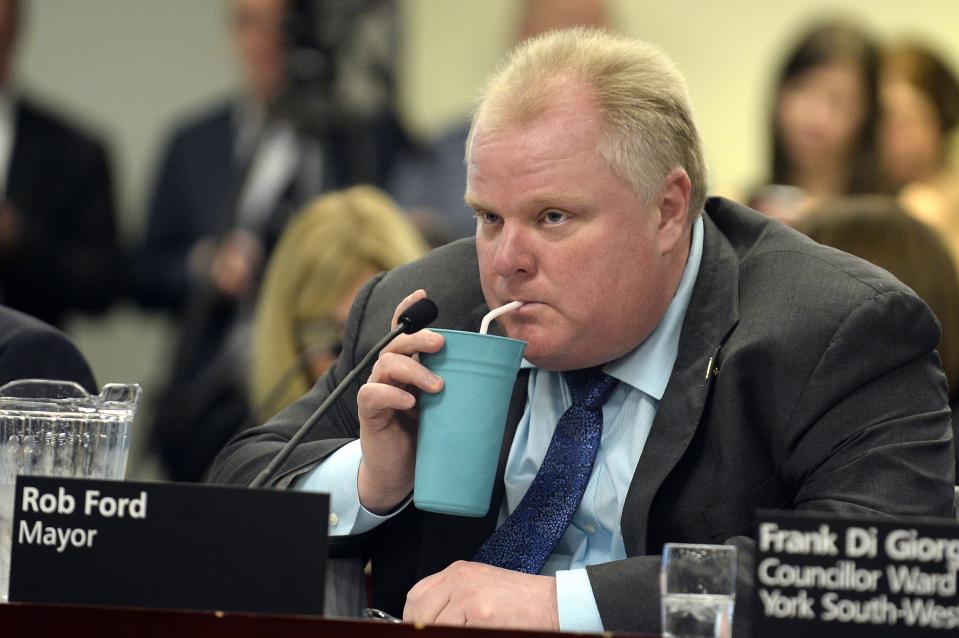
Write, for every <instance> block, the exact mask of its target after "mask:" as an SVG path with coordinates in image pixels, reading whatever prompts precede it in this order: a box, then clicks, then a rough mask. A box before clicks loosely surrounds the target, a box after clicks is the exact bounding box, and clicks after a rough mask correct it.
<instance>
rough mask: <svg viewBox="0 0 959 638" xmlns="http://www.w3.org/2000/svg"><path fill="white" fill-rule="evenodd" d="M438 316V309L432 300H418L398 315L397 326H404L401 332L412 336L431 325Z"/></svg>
mask: <svg viewBox="0 0 959 638" xmlns="http://www.w3.org/2000/svg"><path fill="white" fill-rule="evenodd" d="M438 314H439V309H437V307H436V304H435V303H433V300H432V299H425V298H424V299H420V300H419V301H417V302H416V303H414V304H413V305H412V306H410V307H409V308H407V309H406V310H405V311H404V312H403V314H401V315H400V320H399V322H398V323H397V325H405V326H406V327H405V328H404V329H403V332H405V333H406V334H413V333H414V332H419V331H420V330H422V329H423V328H425V327H426V326H428V325H430V324H431V323H433V321H434V320H435V319H436V315H438Z"/></svg>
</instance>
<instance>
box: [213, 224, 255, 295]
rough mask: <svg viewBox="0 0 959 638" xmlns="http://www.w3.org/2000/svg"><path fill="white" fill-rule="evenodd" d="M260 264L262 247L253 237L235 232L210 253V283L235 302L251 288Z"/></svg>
mask: <svg viewBox="0 0 959 638" xmlns="http://www.w3.org/2000/svg"><path fill="white" fill-rule="evenodd" d="M262 261H263V246H262V245H261V243H260V240H259V239H258V238H257V237H256V235H254V234H253V233H250V232H249V231H245V230H235V231H233V232H231V233H230V234H229V235H227V236H226V237H225V238H224V239H223V240H222V241H221V242H220V244H219V245H218V246H217V247H216V248H215V250H214V253H213V258H212V260H211V262H210V273H209V274H210V281H212V282H213V285H214V286H215V287H216V289H217V290H218V291H219V292H220V294H222V295H225V296H227V297H230V298H231V299H239V298H241V297H243V296H245V295H246V294H247V293H248V292H249V291H250V290H251V289H252V287H253V282H254V281H255V280H256V273H257V271H258V270H259V268H260V263H261V262H262Z"/></svg>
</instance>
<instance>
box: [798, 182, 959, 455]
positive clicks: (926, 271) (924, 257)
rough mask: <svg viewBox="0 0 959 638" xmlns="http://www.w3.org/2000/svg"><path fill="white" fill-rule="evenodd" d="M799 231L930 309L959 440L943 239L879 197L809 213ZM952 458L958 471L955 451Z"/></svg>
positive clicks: (957, 354)
mask: <svg viewBox="0 0 959 638" xmlns="http://www.w3.org/2000/svg"><path fill="white" fill-rule="evenodd" d="M798 228H799V230H801V231H803V232H804V233H806V235H808V236H809V237H811V238H812V239H814V240H815V241H817V242H819V243H821V244H826V245H827V246H832V247H834V248H838V249H839V250H842V251H845V252H847V253H851V254H853V255H856V256H857V257H861V258H863V259H865V260H866V261H869V262H872V263H874V264H876V265H877V266H880V267H881V268H885V269H886V270H888V271H889V272H891V273H892V274H893V275H895V276H896V277H897V278H898V279H899V280H900V281H902V282H903V283H904V284H906V285H907V286H909V287H910V288H912V289H913V290H914V291H915V293H916V294H917V295H919V297H920V298H922V300H923V301H925V302H926V303H927V304H928V305H929V307H930V308H931V309H932V311H933V313H934V314H935V315H936V317H937V318H938V319H939V323H940V324H942V338H941V339H940V341H939V347H938V348H937V350H938V351H939V357H940V358H941V359H942V367H943V370H945V372H946V381H947V382H948V384H949V404H950V405H951V406H952V427H953V435H954V437H959V427H957V420H959V275H957V274H956V265H955V263H954V260H953V256H952V252H951V251H950V249H949V247H948V246H947V245H946V242H945V240H944V239H943V237H942V236H941V234H940V233H939V232H938V231H937V230H936V229H935V228H933V227H931V226H929V225H927V224H924V223H923V222H921V221H919V220H918V219H916V218H914V217H912V216H911V215H909V214H908V213H907V212H906V211H905V210H903V208H902V207H901V206H900V205H899V204H897V203H896V200H895V199H893V198H892V197H882V196H861V197H850V198H844V199H837V200H833V201H831V202H828V203H826V204H823V205H822V206H818V207H816V208H814V209H812V210H810V212H809V215H808V216H807V217H806V218H805V219H804V220H803V221H802V222H801V223H800V224H799V225H798ZM956 455H957V456H956V458H957V465H959V449H957V450H956Z"/></svg>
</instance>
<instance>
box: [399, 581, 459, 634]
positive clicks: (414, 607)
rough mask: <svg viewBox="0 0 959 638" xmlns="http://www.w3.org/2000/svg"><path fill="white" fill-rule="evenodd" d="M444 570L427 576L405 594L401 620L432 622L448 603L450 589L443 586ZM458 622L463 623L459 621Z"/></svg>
mask: <svg viewBox="0 0 959 638" xmlns="http://www.w3.org/2000/svg"><path fill="white" fill-rule="evenodd" d="M445 580H446V571H445V570H444V571H442V572H439V573H438V574H433V575H432V576H427V577H426V578H424V579H423V580H421V581H419V582H418V583H416V584H415V585H413V588H412V589H411V590H410V591H409V592H408V593H407V594H406V605H405V606H404V607H403V621H404V622H412V623H423V624H433V623H435V622H436V620H437V618H438V617H439V615H440V614H441V613H442V612H443V610H445V609H446V607H447V606H449V604H450V591H449V589H448V588H447V587H445V586H444V581H445ZM460 624H463V623H462V622H460Z"/></svg>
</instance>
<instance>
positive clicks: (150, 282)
mask: <svg viewBox="0 0 959 638" xmlns="http://www.w3.org/2000/svg"><path fill="white" fill-rule="evenodd" d="M228 6H229V11H230V13H229V19H230V29H231V35H232V39H233V43H234V45H235V48H236V52H237V57H238V59H239V61H240V66H241V69H242V72H243V77H244V82H245V86H244V87H243V89H242V91H241V92H240V93H239V94H237V95H232V96H230V97H229V98H228V99H226V100H225V101H223V102H221V103H219V104H216V105H214V106H213V107H212V108H208V109H207V110H205V111H204V112H202V113H201V114H199V115H198V116H195V117H193V118H191V119H189V120H187V121H186V122H185V123H184V124H183V125H181V126H180V127H178V128H177V129H176V130H175V131H174V132H173V134H172V137H171V141H170V142H169V144H168V146H167V149H166V152H165V154H164V156H163V160H162V162H161V164H160V169H159V174H158V177H157V180H156V186H155V189H154V192H153V196H152V199H151V201H150V205H149V214H148V221H147V230H146V236H145V239H144V241H143V245H142V248H141V251H140V268H139V282H138V283H139V286H138V292H139V299H140V301H141V302H142V303H143V304H144V305H145V306H147V307H150V308H159V309H166V310H168V311H171V312H173V313H174V314H176V315H177V316H178V317H179V318H180V321H181V324H182V335H181V339H180V344H179V346H178V352H177V353H176V355H175V361H174V370H173V372H172V375H171V377H172V382H182V381H185V380H188V379H189V378H190V377H191V376H192V375H194V374H197V373H199V372H200V371H201V370H202V368H203V367H204V365H206V363H208V362H209V360H210V358H211V357H212V356H213V355H214V354H215V352H216V351H217V349H218V348H219V346H220V344H221V343H223V341H224V340H225V339H226V338H228V335H229V333H230V331H231V330H232V329H234V327H235V324H236V322H237V320H238V319H239V320H242V319H243V315H244V314H248V312H249V311H250V309H251V308H252V303H253V300H254V299H255V297H256V290H257V287H258V285H259V280H260V276H261V274H262V265H263V264H264V263H265V260H266V258H267V257H268V256H269V254H270V251H271V250H272V248H273V246H274V245H275V243H276V240H277V239H278V237H279V236H280V234H281V233H282V230H283V228H284V226H285V224H286V222H287V221H288V219H289V218H290V215H291V214H292V212H293V211H294V210H296V209H297V208H298V207H300V206H301V205H302V204H303V203H304V202H305V201H307V200H308V199H310V198H311V197H313V196H315V195H317V194H319V193H321V192H323V191H326V190H330V189H335V188H344V187H346V186H349V185H351V184H356V183H373V184H381V183H383V182H384V181H385V179H386V177H385V176H386V172H387V171H388V167H389V163H390V157H391V156H392V153H393V150H394V148H395V147H396V146H398V145H401V144H402V143H403V141H402V140H403V139H404V138H403V135H402V131H401V129H400V128H399V125H398V124H397V123H396V120H395V118H394V116H393V112H392V93H391V90H392V68H391V67H390V64H391V61H392V59H393V58H394V57H395V54H396V51H395V50H392V49H391V46H392V45H391V43H392V42H393V40H392V39H391V38H389V37H388V36H389V35H390V34H391V32H392V30H393V26H394V25H393V22H394V21H395V16H394V13H393V12H392V10H391V7H392V5H391V4H390V3H389V2H385V1H383V0H363V1H362V2H352V3H345V4H344V3H325V2H320V1H318V0H312V1H308V0H299V1H295V0H231V2H230V3H229V5H228ZM324 26H327V27H330V28H329V29H323V28H322V27H324ZM331 29H332V30H333V31H334V33H332V34H331V33H329V31H330V30H331ZM298 56H299V57H298ZM317 56H322V58H323V60H324V61H325V62H326V63H328V64H326V66H324V69H327V70H326V71H324V72H323V73H311V72H310V71H309V69H308V70H307V71H306V72H303V70H302V69H300V68H299V67H297V66H296V64H295V62H296V60H299V59H303V58H309V59H315V58H316V57H317ZM363 78H370V79H367V80H364V79H363ZM371 95H372V96H373V97H370V96H371Z"/></svg>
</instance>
